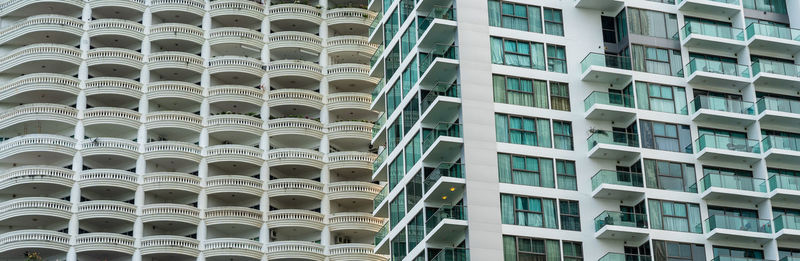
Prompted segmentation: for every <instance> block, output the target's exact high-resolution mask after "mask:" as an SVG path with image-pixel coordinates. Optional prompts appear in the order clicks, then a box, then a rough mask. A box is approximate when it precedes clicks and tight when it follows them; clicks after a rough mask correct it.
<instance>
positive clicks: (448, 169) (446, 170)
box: [422, 163, 464, 194]
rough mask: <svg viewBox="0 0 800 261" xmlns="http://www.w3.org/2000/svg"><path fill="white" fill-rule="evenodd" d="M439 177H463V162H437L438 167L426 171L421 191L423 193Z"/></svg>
mask: <svg viewBox="0 0 800 261" xmlns="http://www.w3.org/2000/svg"><path fill="white" fill-rule="evenodd" d="M441 177H452V178H464V164H460V163H442V164H439V167H436V168H435V169H433V171H431V172H430V173H428V175H427V177H425V181H423V185H424V186H423V191H422V193H423V194H425V193H427V192H428V190H430V189H431V187H433V185H434V184H436V181H438V180H439V179H440V178H441Z"/></svg>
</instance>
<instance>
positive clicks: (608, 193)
mask: <svg viewBox="0 0 800 261" xmlns="http://www.w3.org/2000/svg"><path fill="white" fill-rule="evenodd" d="M644 191H645V188H641V187H632V186H625V185H617V184H600V186H598V187H597V188H596V189H595V190H594V191H592V197H593V198H605V199H616V200H628V199H639V198H642V196H643V195H644Z"/></svg>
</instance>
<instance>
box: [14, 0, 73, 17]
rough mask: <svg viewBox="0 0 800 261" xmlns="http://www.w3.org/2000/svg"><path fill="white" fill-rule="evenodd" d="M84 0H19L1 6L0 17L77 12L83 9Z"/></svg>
mask: <svg viewBox="0 0 800 261" xmlns="http://www.w3.org/2000/svg"><path fill="white" fill-rule="evenodd" d="M84 3H85V2H84V1H82V0H57V1H53V0H18V1H6V2H4V3H2V4H0V16H25V15H29V14H31V13H33V14H38V13H43V12H47V11H50V12H52V13H56V12H57V13H69V12H77V13H80V10H81V9H83V5H84Z"/></svg>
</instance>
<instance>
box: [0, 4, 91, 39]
mask: <svg viewBox="0 0 800 261" xmlns="http://www.w3.org/2000/svg"><path fill="white" fill-rule="evenodd" d="M0 12H1V11H0ZM81 35H83V21H81V20H80V19H77V18H74V17H69V16H61V15H50V14H47V15H36V16H30V17H28V18H25V19H24V20H21V21H19V22H16V23H14V24H12V25H10V26H8V27H5V28H3V29H1V30H0V44H9V45H28V44H35V43H46V42H52V41H53V40H52V39H60V40H59V41H60V42H62V43H67V42H69V43H71V42H73V41H76V40H80V37H81Z"/></svg>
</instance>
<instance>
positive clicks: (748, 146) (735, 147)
mask: <svg viewBox="0 0 800 261" xmlns="http://www.w3.org/2000/svg"><path fill="white" fill-rule="evenodd" d="M694 143H695V147H696V148H697V151H696V152H700V151H702V150H703V149H705V148H714V149H721V150H730V151H738V152H750V153H761V146H759V142H758V141H757V140H751V139H745V138H738V137H731V136H722V135H715V134H703V135H701V136H700V138H697V140H695V142H694Z"/></svg>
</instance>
